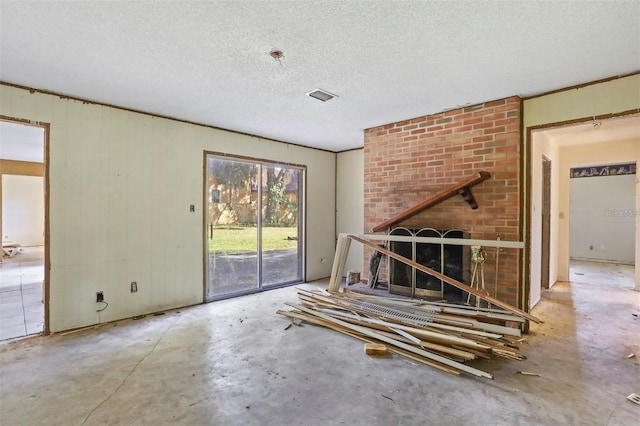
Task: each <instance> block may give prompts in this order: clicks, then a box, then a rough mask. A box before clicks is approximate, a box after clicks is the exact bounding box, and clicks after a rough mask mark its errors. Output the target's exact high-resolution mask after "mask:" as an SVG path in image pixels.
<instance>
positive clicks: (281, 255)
mask: <svg viewBox="0 0 640 426" xmlns="http://www.w3.org/2000/svg"><path fill="white" fill-rule="evenodd" d="M204 157H205V158H204V162H205V184H204V193H205V202H204V206H205V214H204V217H205V239H204V241H205V243H204V248H205V274H204V275H205V286H204V287H205V295H204V299H205V301H207V302H210V301H213V300H218V299H224V298H228V297H234V296H238V295H243V294H248V293H253V292H257V291H262V290H265V289H269V288H274V287H279V286H284V285H289V284H292V283H297V282H302V281H303V259H304V255H303V248H304V239H303V236H304V232H303V220H302V218H303V217H304V215H303V190H302V189H303V188H304V174H305V169H304V167H303V166H297V165H290V164H279V163H278V164H276V163H273V162H269V161H266V160H256V159H248V158H243V157H232V156H228V155H224V154H218V153H208V152H205V156H204Z"/></svg>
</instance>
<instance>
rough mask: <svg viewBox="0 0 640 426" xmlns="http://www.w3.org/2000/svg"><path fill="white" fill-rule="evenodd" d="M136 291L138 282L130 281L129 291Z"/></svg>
mask: <svg viewBox="0 0 640 426" xmlns="http://www.w3.org/2000/svg"><path fill="white" fill-rule="evenodd" d="M137 292H138V283H137V282H135V281H131V293H137Z"/></svg>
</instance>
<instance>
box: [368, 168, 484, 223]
mask: <svg viewBox="0 0 640 426" xmlns="http://www.w3.org/2000/svg"><path fill="white" fill-rule="evenodd" d="M490 177H491V174H489V173H488V172H485V171H480V172H478V173H476V174H475V175H473V176H471V177H470V178H468V179H465V180H463V181H461V182H459V183H457V184H455V185H452V186H450V187H449V188H447V189H445V190H444V191H442V192H439V193H438V194H436V195H434V196H433V197H431V198H429V199H427V200H425V201H423V202H422V203H420V204H418V205H415V206H413V207H411V208H410V209H407V210H405V211H403V212H402V213H400V214H399V215H397V216H395V217H392V218H391V219H389V220H386V221H384V222H382V223H381V224H380V225H377V226H375V227H374V228H373V232H380V231H383V230H385V229H387V228H389V227H391V226H393V225H396V224H398V223H400V222H402V221H403V220H406V219H409V218H410V217H412V216H415V215H416V214H418V213H420V212H421V211H424V210H426V209H428V208H429V207H433V206H435V205H436V204H439V203H441V202H443V201H444V200H447V199H449V198H451V197H453V196H454V195H456V194H460V195H462V197H463V198H464V199H465V201H467V202H468V203H469V205H471V208H473V209H476V208H478V205H477V204H476V202H475V199H474V198H473V195H472V194H471V190H470V189H469V188H471V187H472V186H474V185H477V184H479V183H480V182H484V181H485V180H487V179H489V178H490Z"/></svg>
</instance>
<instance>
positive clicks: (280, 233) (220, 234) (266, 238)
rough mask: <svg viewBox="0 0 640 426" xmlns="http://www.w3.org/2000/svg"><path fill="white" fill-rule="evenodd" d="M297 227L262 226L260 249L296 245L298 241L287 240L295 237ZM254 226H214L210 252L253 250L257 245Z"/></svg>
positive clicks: (274, 248) (278, 248)
mask: <svg viewBox="0 0 640 426" xmlns="http://www.w3.org/2000/svg"><path fill="white" fill-rule="evenodd" d="M297 235H298V228H297V227H295V226H292V227H284V228H271V227H263V228H262V250H263V251H266V250H281V249H288V248H293V247H296V246H297V244H298V242H297V241H295V240H293V241H292V240H288V239H287V237H296V236H297ZM256 238H257V237H256V228H255V227H220V228H218V227H216V228H213V239H212V240H211V239H210V240H209V251H210V252H212V253H213V252H218V253H220V252H224V253H241V252H247V251H255V250H256V247H257V244H258V243H257V239H256Z"/></svg>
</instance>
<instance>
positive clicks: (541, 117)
mask: <svg viewBox="0 0 640 426" xmlns="http://www.w3.org/2000/svg"><path fill="white" fill-rule="evenodd" d="M523 108H524V110H523V121H524V129H525V140H524V149H523V150H522V153H523V155H524V156H525V158H524V161H525V162H526V163H528V164H531V166H532V168H531V176H527V175H526V174H524V175H523V188H522V189H523V191H525V194H526V193H529V192H531V193H532V196H533V189H534V186H535V185H536V184H538V183H539V182H541V181H540V180H536V179H537V178H536V176H534V173H535V170H534V166H536V164H537V163H538V159H537V158H536V157H534V156H533V154H534V153H533V147H534V146H535V143H534V142H535V141H534V138H535V131H534V132H531V140H529V138H528V131H527V130H528V129H530V128H533V127H536V126H545V125H548V124H553V123H561V122H565V121H569V120H576V119H584V118H587V117H596V116H599V115H606V114H616V113H623V112H629V111H634V110H636V111H637V110H638V109H640V74H635V75H631V76H627V77H623V78H618V79H615V80H610V81H606V82H603V83H598V84H592V85H589V86H585V87H581V88H577V89H570V90H564V91H560V92H556V93H551V94H549V95H545V96H540V97H536V98H531V99H525V100H524V102H523ZM528 147H531V149H532V153H531V156H529V154H528ZM633 151H634V152H635V154H634V155H635V157H636V158H637V156H638V154H639V153H640V144H637V143H636V146H634V148H633ZM627 160H628V159H627ZM622 161H626V160H622ZM564 170H566V169H564V168H561V169H558V172H559V176H560V180H561V179H562V176H563V173H565V171H564ZM568 173H569V172H568V171H566V174H565V176H566V180H567V185H568V176H569V175H568ZM636 176H637V175H636ZM552 179H553V178H552ZM559 184H560V182H559ZM554 187H555V185H554ZM558 197H559V198H558V200H559V199H561V198H562V197H563V195H562V194H560V193H559V194H558ZM564 197H566V198H567V199H568V188H565V192H564ZM637 198H638V197H636V206H637V207H640V201H639V200H638V199H637ZM523 201H524V205H523V208H524V210H525V211H526V210H529V211H530V212H531V209H532V208H533V206H532V201H533V199H526V198H523ZM564 207H566V206H564ZM564 207H563V206H561V205H560V203H558V208H557V210H556V212H557V214H556V215H554V216H555V218H557V219H558V233H557V235H558V237H557V238H555V237H554V238H555V243H554V240H553V239H552V241H551V244H552V249H551V250H556V253H557V256H554V258H555V259H556V260H557V266H556V268H555V270H556V273H557V280H563V281H564V280H567V279H568V272H569V266H568V265H569V250H568V238H569V235H568V232H569V231H568V226H567V223H566V216H564V215H565V214H566V215H568V214H569V210H568V209H565V208H564ZM553 209H554V207H553V198H552V214H553ZM561 216H562V217H563V218H561ZM552 217H553V216H552ZM533 218H534V215H533V213H532V214H531V221H529V222H527V221H526V220H525V222H524V223H523V226H524V228H525V244H526V245H528V247H529V248H530V253H529V257H528V258H526V261H528V262H529V266H530V271H531V273H533V271H535V270H539V269H540V257H539V256H538V257H536V254H535V252H534V248H535V247H534V244H535V243H534V239H535V238H539V237H538V236H536V235H538V234H539V231H537V230H536V229H534V227H533ZM563 221H564V222H563ZM552 226H553V225H552ZM527 229H529V230H530V231H531V234H530V237H528V236H527V232H526V230H527ZM552 232H553V228H552ZM636 235H637V236H640V216H638V217H637V219H636ZM554 244H555V246H556V247H555V248H553V246H554ZM563 244H564V245H566V249H564V248H563ZM639 245H640V238H638V237H636V260H635V263H636V265H640V248H639ZM524 279H528V280H529V283H530V290H529V294H523V298H525V299H524V300H523V301H522V302H523V305H525V304H526V302H528V306H529V307H530V308H532V307H533V306H534V305H535V303H537V301H538V300H539V295H536V294H535V293H534V292H536V291H537V292H539V290H540V281H539V279H538V281H534V280H533V277H532V276H531V275H530V276H529V277H523V280H524ZM551 282H553V280H552V281H551ZM636 289H637V290H640V267H637V268H636ZM526 298H528V301H527V300H526Z"/></svg>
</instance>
